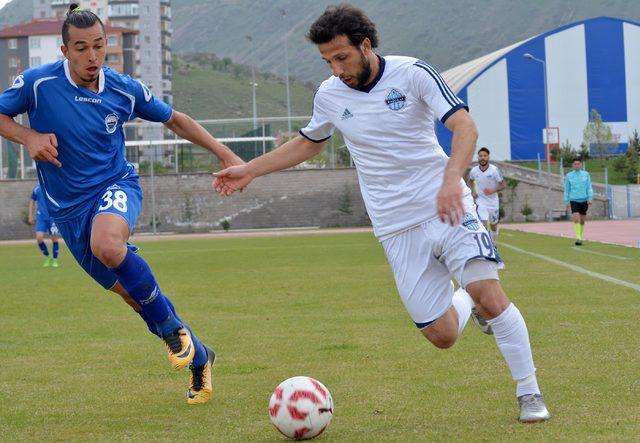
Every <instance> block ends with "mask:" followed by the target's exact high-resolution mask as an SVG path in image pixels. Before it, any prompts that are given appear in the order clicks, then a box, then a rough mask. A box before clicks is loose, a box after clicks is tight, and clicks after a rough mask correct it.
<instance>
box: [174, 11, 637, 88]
mask: <svg viewBox="0 0 640 443" xmlns="http://www.w3.org/2000/svg"><path fill="white" fill-rule="evenodd" d="M336 3H339V1H337V0H334V1H328V0H270V1H268V2H267V1H255V0H234V1H231V0H173V1H172V5H173V10H174V16H173V17H174V50H175V51H176V52H184V51H187V52H188V51H203V52H209V51H210V52H215V53H216V54H218V55H220V56H223V57H231V58H232V59H233V61H234V62H236V63H244V64H248V63H250V62H251V60H252V58H253V60H255V63H256V65H257V66H258V67H260V68H261V69H265V70H269V71H273V72H277V73H280V74H282V73H283V72H284V45H283V38H284V36H285V35H286V36H287V38H288V41H289V60H290V69H291V73H292V74H294V75H296V76H297V77H299V78H301V79H303V80H305V81H313V82H314V83H318V82H320V81H322V80H323V79H324V78H326V77H327V76H328V75H329V74H330V73H329V70H328V69H327V67H326V66H325V64H324V63H323V62H322V60H321V59H320V57H319V56H318V54H317V52H316V50H315V48H314V47H313V45H311V44H310V43H308V42H307V41H306V40H305V38H304V34H305V33H306V32H307V30H308V28H309V25H310V24H311V23H312V22H313V20H315V18H317V17H318V16H319V15H320V14H321V13H322V11H323V10H324V9H325V7H326V6H327V5H329V4H336ZM352 3H353V4H355V5H357V6H359V7H362V8H363V9H364V10H365V11H367V13H368V14H369V16H370V17H371V18H372V19H373V20H374V21H375V22H376V23H377V24H378V30H379V35H380V39H381V48H380V52H381V53H383V54H401V55H411V56H415V57H419V58H422V59H425V60H428V61H429V62H430V63H431V64H433V65H434V66H436V67H437V68H439V69H441V70H444V69H447V68H450V67H452V66H455V65H458V64H460V63H463V62H465V61H468V60H471V59H473V58H475V57H478V56H481V55H484V54H486V53H489V52H492V51H494V50H496V49H499V48H501V47H504V46H508V45H510V44H512V43H514V42H516V41H519V40H522V39H524V38H527V37H530V36H533V35H536V34H539V33H542V32H545V31H547V30H550V29H553V28H556V27H558V26H561V25H563V24H566V23H570V22H573V21H577V20H582V19H585V18H589V17H595V16H599V15H609V16H615V17H620V18H626V19H630V20H635V21H640V1H637V0H608V1H600V0H538V1H535V2H524V1H517V2H516V1H513V0H492V1H490V2H489V1H477V0H448V1H446V2H445V1H442V0H394V1H385V0H354V1H352ZM282 9H286V11H287V18H286V22H285V20H284V19H283V17H282V13H281V10H282ZM285 31H286V33H285ZM247 34H250V35H252V36H253V39H254V48H255V51H254V52H255V53H254V54H253V55H252V54H251V50H250V43H249V41H248V40H247V39H246V38H245V35H247Z"/></svg>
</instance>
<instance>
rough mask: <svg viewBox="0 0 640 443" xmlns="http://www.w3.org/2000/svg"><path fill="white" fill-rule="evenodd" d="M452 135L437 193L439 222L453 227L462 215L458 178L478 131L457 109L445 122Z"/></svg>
mask: <svg viewBox="0 0 640 443" xmlns="http://www.w3.org/2000/svg"><path fill="white" fill-rule="evenodd" d="M445 126H446V127H447V128H449V129H450V130H451V131H452V132H453V138H452V139H451V156H450V158H449V161H448V162H447V167H446V169H445V171H444V179H443V181H442V188H440V192H438V215H439V216H440V220H442V221H443V222H447V223H449V224H450V225H451V226H455V225H457V224H458V223H460V221H461V220H462V217H463V216H464V207H463V206H462V188H461V187H460V179H461V178H462V176H463V175H464V173H465V171H466V170H467V168H468V167H469V165H470V164H471V159H472V158H473V151H474V149H475V146H476V141H477V140H478V130H477V129H476V125H475V123H474V122H473V120H472V119H471V116H470V115H469V113H468V112H467V111H466V110H465V109H459V110H457V111H456V112H455V113H453V115H451V116H450V117H449V118H448V119H447V121H446V122H445Z"/></svg>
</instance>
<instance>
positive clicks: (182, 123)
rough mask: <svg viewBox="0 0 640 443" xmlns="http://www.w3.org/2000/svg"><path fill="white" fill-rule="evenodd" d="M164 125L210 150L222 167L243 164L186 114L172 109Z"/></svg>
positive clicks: (227, 148)
mask: <svg viewBox="0 0 640 443" xmlns="http://www.w3.org/2000/svg"><path fill="white" fill-rule="evenodd" d="M165 126H166V127H167V128H169V129H171V130H172V131H173V132H175V133H176V134H177V135H178V136H179V137H182V138H184V139H186V140H189V141H190V142H192V143H195V144H196V145H200V146H202V147H203V148H205V149H208V150H209V151H211V152H212V153H213V154H214V155H215V156H216V157H218V159H219V160H220V166H221V168H222V169H224V168H228V167H229V166H233V165H242V164H244V161H242V159H241V158H240V157H238V156H237V155H236V154H234V153H233V151H232V150H231V149H229V147H228V146H226V145H224V144H222V143H220V142H219V141H218V140H216V138H215V137H214V136H213V135H211V134H209V132H207V130H206V129H204V128H203V127H202V125H200V124H199V123H198V122H196V121H195V120H194V119H192V118H191V117H189V116H188V115H187V114H184V113H182V112H179V111H176V110H174V111H173V114H172V115H171V118H170V119H169V121H167V122H166V123H165Z"/></svg>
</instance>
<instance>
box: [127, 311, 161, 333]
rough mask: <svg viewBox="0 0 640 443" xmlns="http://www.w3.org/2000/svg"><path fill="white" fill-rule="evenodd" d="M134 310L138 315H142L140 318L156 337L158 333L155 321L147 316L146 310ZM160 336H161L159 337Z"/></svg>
mask: <svg viewBox="0 0 640 443" xmlns="http://www.w3.org/2000/svg"><path fill="white" fill-rule="evenodd" d="M134 311H135V312H136V313H137V314H138V315H139V316H140V317H142V319H143V320H144V322H145V323H146V324H147V328H149V332H151V333H152V334H153V335H157V336H158V337H160V333H159V332H158V326H157V325H156V324H155V322H154V321H153V320H151V318H149V314H147V313H146V312H144V310H142V311H136V310H135V309H134ZM160 338H162V337H160Z"/></svg>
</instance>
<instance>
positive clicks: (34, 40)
mask: <svg viewBox="0 0 640 443" xmlns="http://www.w3.org/2000/svg"><path fill="white" fill-rule="evenodd" d="M29 48H30V49H40V37H30V38H29Z"/></svg>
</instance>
